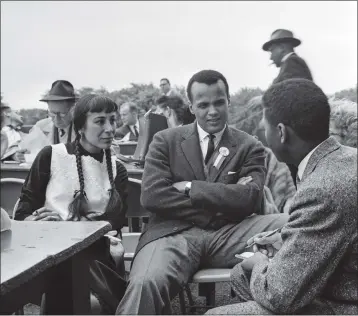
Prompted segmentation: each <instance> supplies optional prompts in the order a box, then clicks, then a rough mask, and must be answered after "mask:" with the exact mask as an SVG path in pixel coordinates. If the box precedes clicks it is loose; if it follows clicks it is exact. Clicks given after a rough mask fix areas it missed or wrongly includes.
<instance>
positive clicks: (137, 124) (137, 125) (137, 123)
mask: <svg viewBox="0 0 358 316" xmlns="http://www.w3.org/2000/svg"><path fill="white" fill-rule="evenodd" d="M129 126H130V127H131V128H133V127H134V126H136V127H137V130H139V122H138V120H137V122H136V123H135V124H133V125H129Z"/></svg>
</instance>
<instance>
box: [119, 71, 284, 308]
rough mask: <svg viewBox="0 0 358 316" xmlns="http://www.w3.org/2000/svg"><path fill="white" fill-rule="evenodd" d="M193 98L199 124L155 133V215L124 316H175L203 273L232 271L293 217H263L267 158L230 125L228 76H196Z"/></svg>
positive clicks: (150, 160) (148, 187)
mask: <svg viewBox="0 0 358 316" xmlns="http://www.w3.org/2000/svg"><path fill="white" fill-rule="evenodd" d="M187 94H188V97H189V100H190V103H191V104H190V109H191V111H192V113H194V114H195V117H196V122H194V123H192V124H189V125H184V126H180V127H174V128H168V129H166V130H164V131H161V132H158V133H157V134H155V136H154V139H153V142H152V143H151V144H150V147H149V152H148V154H147V156H146V162H145V168H144V173H143V180H142V195H141V203H142V205H143V207H144V208H146V209H147V210H148V211H150V212H151V213H152V214H151V217H150V220H149V223H148V226H147V229H146V231H145V232H144V233H143V234H142V236H141V238H140V240H139V244H138V247H137V249H136V256H135V259H134V262H133V265H132V268H131V272H130V276H129V284H128V288H127V291H126V293H125V295H124V297H123V299H122V301H121V302H120V304H119V306H118V308H117V314H123V315H129V314H136V315H138V314H163V313H164V314H168V313H170V312H171V310H170V301H171V300H172V299H173V298H174V297H175V296H176V295H177V294H178V292H179V291H180V290H181V289H182V288H183V286H184V285H185V284H186V283H188V281H189V280H190V278H191V277H192V275H193V274H194V273H195V272H197V271H198V269H199V268H230V267H233V266H234V265H235V264H236V263H237V259H236V258H235V254H236V253H240V252H243V251H244V248H245V246H246V241H247V240H248V239H249V238H251V237H252V236H254V235H255V234H257V233H258V232H262V231H266V230H270V229H275V228H278V227H282V226H283V225H284V223H286V221H287V218H288V216H287V215H286V214H273V215H266V216H260V215H256V214H254V213H260V211H261V206H262V196H263V186H264V181H265V167H264V164H265V153H264V148H263V146H262V144H261V143H260V142H259V141H257V140H256V139H255V138H254V137H253V136H250V135H248V134H246V133H244V132H242V131H238V130H236V129H234V128H230V127H228V126H227V120H228V106H229V103H230V94H229V86H228V83H227V81H226V79H225V77H224V76H223V75H222V74H221V73H219V72H217V71H214V70H203V71H200V72H198V73H196V74H195V75H194V76H193V77H192V78H191V79H190V81H189V83H188V87H187Z"/></svg>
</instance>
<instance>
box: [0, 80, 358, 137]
mask: <svg viewBox="0 0 358 316" xmlns="http://www.w3.org/2000/svg"><path fill="white" fill-rule="evenodd" d="M174 89H175V90H176V91H177V92H178V93H179V94H180V95H181V96H182V98H183V100H184V102H185V103H186V104H189V100H188V98H187V95H186V89H185V87H184V86H175V87H174ZM47 92H48V91H46V92H45V93H44V95H45V94H46V93H47ZM76 93H77V94H78V96H79V97H81V96H84V95H86V94H90V93H95V94H100V95H106V96H108V97H110V98H111V99H113V100H114V101H115V102H116V103H117V104H118V105H119V106H120V105H122V104H123V103H124V102H129V101H130V102H133V103H135V104H136V105H137V106H138V108H139V114H140V115H143V114H144V113H145V112H146V111H148V110H149V108H150V106H151V104H150V101H154V100H155V99H156V98H158V97H159V96H160V90H159V88H157V87H156V86H154V85H153V84H152V83H150V84H143V83H131V84H130V85H129V86H128V87H125V88H123V89H120V90H114V91H108V90H107V89H106V88H105V87H103V86H101V87H99V88H92V87H81V88H79V89H77V90H76ZM263 93H264V91H263V90H261V89H260V88H249V87H244V88H241V89H240V90H239V91H237V92H235V93H232V94H231V96H230V99H231V106H230V108H229V124H230V125H232V126H235V127H236V128H239V129H242V130H245V131H248V132H249V131H252V130H253V128H254V127H255V126H256V125H257V124H258V121H259V119H261V118H260V117H261V116H262V110H261V109H260V108H259V107H257V105H255V104H254V103H250V102H249V101H250V100H251V99H252V98H253V97H256V96H260V95H262V94H263ZM334 96H335V97H336V98H338V99H344V98H346V99H348V100H351V101H353V102H357V86H356V87H355V88H350V89H345V90H342V91H339V92H336V93H335V94H334ZM1 103H2V104H3V103H4V101H3V95H2V94H1ZM10 106H11V105H10ZM19 114H20V115H21V116H22V117H23V118H24V124H25V125H32V124H34V123H36V121H38V120H40V119H42V118H45V117H47V111H46V110H42V109H21V110H20V111H19Z"/></svg>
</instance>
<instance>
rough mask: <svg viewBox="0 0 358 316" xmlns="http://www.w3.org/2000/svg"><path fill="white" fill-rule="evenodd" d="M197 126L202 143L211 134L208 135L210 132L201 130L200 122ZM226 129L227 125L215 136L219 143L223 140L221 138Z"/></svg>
mask: <svg viewBox="0 0 358 316" xmlns="http://www.w3.org/2000/svg"><path fill="white" fill-rule="evenodd" d="M196 125H197V126H198V134H199V140H200V142H202V141H203V140H204V139H205V137H207V136H208V135H209V133H208V132H205V131H204V130H203V129H202V128H201V126H200V125H199V123H198V122H197V123H196ZM225 128H226V124H225V126H224V128H223V129H222V130H221V131H219V132H217V133H215V134H214V135H215V140H216V141H219V140H220V139H221V137H222V136H223V134H224V131H225Z"/></svg>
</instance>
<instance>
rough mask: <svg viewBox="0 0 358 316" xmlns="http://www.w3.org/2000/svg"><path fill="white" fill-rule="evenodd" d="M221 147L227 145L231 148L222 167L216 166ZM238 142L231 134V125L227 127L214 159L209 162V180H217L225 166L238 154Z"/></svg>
mask: <svg viewBox="0 0 358 316" xmlns="http://www.w3.org/2000/svg"><path fill="white" fill-rule="evenodd" d="M221 147H226V148H227V149H228V150H229V155H228V156H227V157H226V158H225V160H224V161H223V163H222V164H221V166H220V168H219V169H218V168H216V167H214V162H215V159H216V157H217V156H218V154H217V153H218V152H219V149H220V148H221ZM235 147H236V142H235V140H234V139H233V136H232V135H231V132H230V129H229V127H227V128H226V129H225V132H224V134H223V136H222V138H221V141H220V143H219V144H218V146H217V147H216V149H215V153H214V154H213V159H212V160H211V161H210V162H209V166H210V167H209V176H208V180H209V182H215V181H216V180H217V178H218V177H219V176H220V174H221V172H222V171H223V170H224V168H225V166H226V165H227V164H228V163H229V161H230V160H231V159H232V157H234V155H235V154H236V148H235Z"/></svg>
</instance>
